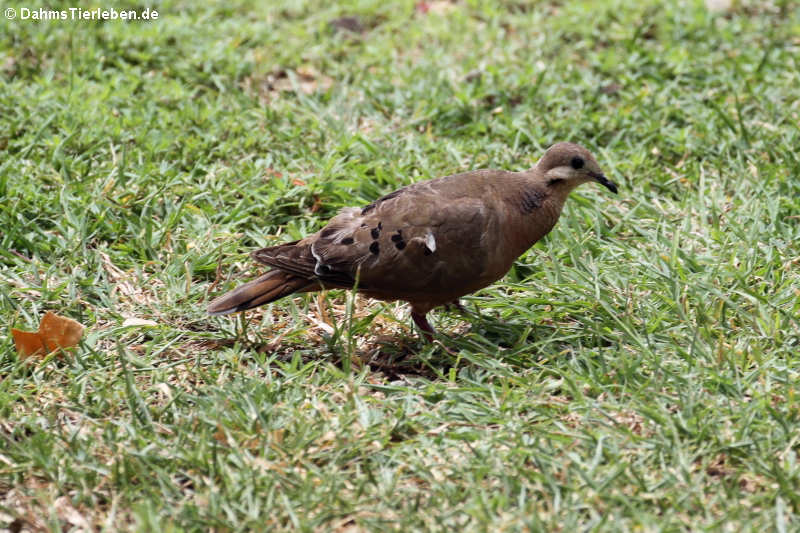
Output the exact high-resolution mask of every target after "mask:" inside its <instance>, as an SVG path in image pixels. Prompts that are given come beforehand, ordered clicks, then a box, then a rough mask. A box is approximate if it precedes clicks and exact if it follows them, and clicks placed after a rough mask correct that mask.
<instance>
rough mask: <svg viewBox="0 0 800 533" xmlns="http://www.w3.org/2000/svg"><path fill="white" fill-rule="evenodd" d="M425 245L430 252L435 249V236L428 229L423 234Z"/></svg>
mask: <svg viewBox="0 0 800 533" xmlns="http://www.w3.org/2000/svg"><path fill="white" fill-rule="evenodd" d="M425 247H426V248H428V250H430V251H431V253H433V252H435V251H436V238H435V237H434V236H433V233H431V231H430V230H428V234H427V235H425Z"/></svg>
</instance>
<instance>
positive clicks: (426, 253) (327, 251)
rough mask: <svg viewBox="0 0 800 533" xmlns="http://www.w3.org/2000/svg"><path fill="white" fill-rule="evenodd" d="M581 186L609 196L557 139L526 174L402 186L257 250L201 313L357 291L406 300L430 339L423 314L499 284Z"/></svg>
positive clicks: (471, 175)
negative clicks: (259, 269) (249, 270)
mask: <svg viewBox="0 0 800 533" xmlns="http://www.w3.org/2000/svg"><path fill="white" fill-rule="evenodd" d="M588 181H596V182H598V183H600V184H602V185H604V186H605V187H607V188H608V189H610V190H611V191H612V192H614V193H616V192H617V186H616V185H615V184H614V183H613V182H611V181H610V180H609V179H608V178H606V177H605V176H604V175H603V173H602V171H601V170H600V167H599V165H598V164H597V161H595V158H594V157H593V156H592V154H591V153H590V152H589V151H588V150H587V149H586V148H583V147H582V146H579V145H577V144H573V143H568V142H561V143H558V144H555V145H553V146H551V147H550V148H549V149H548V150H547V151H546V152H545V154H544V156H543V157H542V158H541V159H540V160H539V162H538V163H536V166H534V167H533V168H531V169H530V170H525V171H522V172H509V171H505V170H475V171H472V172H464V173H461V174H453V175H452V176H445V177H443V178H438V179H433V180H429V181H422V182H419V183H415V184H413V185H409V186H407V187H403V188H401V189H398V190H396V191H394V192H392V193H389V194H387V195H386V196H383V197H381V198H378V199H377V200H375V201H374V202H372V203H371V204H368V205H366V206H364V207H360V208H358V207H348V208H345V209H342V210H341V211H340V212H339V214H337V215H336V216H334V217H333V218H332V219H331V220H330V222H328V224H327V225H326V226H325V227H324V228H322V229H321V230H319V231H318V232H317V233H314V234H313V235H310V236H308V237H306V238H305V239H301V240H299V241H294V242H289V243H285V244H279V245H277V246H270V247H269V248H263V249H261V250H256V251H255V252H253V253H252V257H253V259H255V260H256V261H258V262H259V263H263V264H265V265H268V266H270V267H272V268H271V270H269V271H268V272H267V273H266V274H264V275H262V276H261V277H259V278H256V279H255V280H253V281H250V282H248V283H245V284H244V285H242V286H240V287H238V288H236V289H234V290H232V291H231V292H228V293H226V294H224V295H222V296H220V297H219V298H217V299H216V300H214V301H213V302H211V304H210V305H209V306H208V312H209V314H211V315H223V314H228V313H235V312H237V311H244V310H245V309H251V308H253V307H256V306H259V305H263V304H266V303H268V302H272V301H275V300H277V299H279V298H283V297H284V296H287V295H289V294H293V293H297V292H309V291H317V290H320V289H323V288H340V289H350V288H353V287H355V288H356V289H357V290H358V291H359V292H361V293H363V294H365V295H367V296H369V297H371V298H377V299H380V300H405V301H407V302H408V303H409V304H411V318H412V319H413V320H414V322H415V323H416V324H417V326H419V328H420V330H422V332H423V334H424V335H425V337H426V338H427V339H428V340H431V339H432V334H433V333H434V330H433V328H432V327H431V325H430V324H429V323H428V320H427V319H426V316H425V315H426V314H427V313H428V311H430V310H431V309H433V308H434V307H437V306H440V305H446V304H449V303H455V304H458V298H459V297H461V296H463V295H465V294H469V293H471V292H474V291H477V290H478V289H481V288H483V287H486V286H487V285H489V284H491V283H493V282H494V281H497V280H498V279H500V278H502V277H503V276H504V275H505V274H506V272H508V270H509V269H510V268H511V265H512V263H513V262H514V260H515V259H516V258H517V257H519V256H520V255H521V254H522V253H523V252H525V250H527V249H528V248H530V247H531V246H532V245H533V244H534V243H535V242H536V241H538V240H539V239H541V238H542V237H544V236H545V235H547V234H548V233H549V232H550V230H551V229H553V226H555V224H556V222H557V221H558V217H559V215H560V214H561V208H562V207H563V206H564V202H565V201H566V199H567V196H568V195H569V193H570V191H572V189H574V188H575V187H577V186H578V185H580V184H582V183H586V182H588Z"/></svg>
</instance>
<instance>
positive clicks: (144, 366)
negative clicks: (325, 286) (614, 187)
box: [0, 0, 800, 531]
mask: <svg viewBox="0 0 800 533" xmlns="http://www.w3.org/2000/svg"><path fill="white" fill-rule="evenodd" d="M331 4H332V3H330V2H311V1H299V2H285V3H279V2H269V3H265V5H258V4H255V3H249V2H238V1H227V2H218V3H208V4H206V5H205V7H197V6H196V5H195V4H194V3H191V2H187V3H180V2H164V3H160V4H158V5H156V6H155V7H156V8H157V9H158V11H159V13H160V15H161V16H160V18H159V19H158V20H157V21H155V22H150V23H141V22H132V23H123V22H119V21H116V22H113V21H107V22H69V21H62V22H58V21H50V22H35V21H32V20H27V21H24V20H19V18H17V19H15V20H13V21H10V20H7V19H6V18H5V17H4V16H2V17H0V149H2V151H1V152H0V262H1V266H0V277H2V283H1V284H0V316H2V318H3V321H2V322H3V324H4V325H6V326H7V328H6V332H8V330H9V328H10V327H17V328H21V329H35V328H36V326H37V324H38V321H39V319H40V318H41V316H42V315H43V314H44V312H45V311H47V310H52V311H55V312H57V313H59V314H62V315H65V316H69V317H72V318H74V319H76V320H79V321H80V322H82V323H83V324H85V325H86V326H87V333H86V335H85V337H84V341H83V342H82V344H81V345H80V346H79V347H78V349H77V350H76V351H75V352H74V353H73V354H72V355H71V356H70V357H67V358H65V359H59V358H56V357H51V358H48V359H46V360H43V361H42V360H40V361H35V362H30V361H27V362H26V361H20V360H19V359H18V357H17V355H16V352H15V350H14V346H13V342H12V340H11V338H10V335H9V334H7V333H6V334H3V335H0V528H4V527H5V528H11V529H14V528H17V529H18V528H21V527H25V528H30V529H37V530H42V529H44V530H62V529H63V530H68V529H70V528H99V529H106V530H109V531H113V530H119V529H123V530H140V531H153V530H165V531H182V530H206V529H209V528H213V529H215V530H219V531H227V530H245V529H255V530H261V529H277V530H304V531H310V530H323V531H324V530H342V531H344V530H348V531H351V530H396V531H409V530H423V529H425V530H452V529H456V528H459V529H463V530H465V531H481V530H493V531H499V530H504V531H505V530H508V531H516V530H523V529H528V530H542V531H552V530H566V531H569V530H597V531H619V530H644V531H655V530H666V531H676V530H695V531H696V530H711V531H716V530H719V531H742V530H744V531H761V530H768V531H771V530H774V531H790V530H798V529H800V492H798V490H797V487H798V486H800V461H798V459H799V457H798V455H800V397H798V392H797V384H798V383H800V355H798V354H799V353H800V327H799V326H798V322H800V318H799V317H800V245H798V243H799V242H800V157H799V156H798V154H799V153H800V152H799V151H798V147H800V126H798V124H800V106H799V105H798V102H800V74H798V72H800V61H799V60H798V58H800V38H798V36H799V35H800V5H799V4H798V3H797V2H794V1H784V2H774V3H770V2H754V1H752V2H751V1H747V0H741V1H735V2H733V7H732V8H731V9H730V10H729V11H727V12H723V13H712V12H709V11H708V10H707V9H706V8H705V7H704V5H703V3H702V2H685V1H681V2H664V3H654V2H648V3H642V4H635V3H632V2H622V1H605V2H564V3H561V2H553V3H546V2H542V3H540V2H527V1H509V2H503V3H488V2H487V3H484V2H477V1H471V0H470V1H461V0H459V1H458V2H456V3H455V4H447V3H443V2H432V3H431V9H430V10H429V11H428V12H427V13H423V12H422V10H420V9H416V8H415V6H414V4H413V3H412V2H401V3H391V4H387V3H384V2H378V1H374V2H373V1H370V0H365V1H361V2H343V3H341V4H340V5H338V6H335V7H332V6H331ZM24 5H25V6H26V7H30V8H36V7H38V5H39V4H24ZM138 6H139V4H136V3H130V2H123V3H122V4H120V5H115V6H114V7H115V8H117V9H123V8H136V7H138ZM13 7H17V8H19V7H22V5H19V6H17V5H16V4H14V5H13ZM67 7H68V6H67ZM4 9H5V8H4ZM345 15H352V16H355V17H358V21H359V23H360V25H361V26H362V30H363V31H361V32H357V33H349V32H347V31H341V30H336V29H334V28H333V27H332V26H331V21H334V20H336V19H338V18H339V17H342V16H345ZM559 140H571V141H575V142H580V143H581V144H584V145H586V146H587V147H589V148H590V149H591V150H593V151H594V152H595V154H597V156H598V160H599V161H600V163H601V165H602V167H603V168H604V169H605V171H606V173H607V174H608V175H609V177H611V178H612V179H613V180H615V181H617V182H618V183H620V185H621V187H620V194H619V195H618V196H613V195H610V194H608V192H607V191H606V190H605V189H602V188H600V187H593V186H585V187H583V188H581V189H580V190H579V191H577V192H576V193H575V194H573V197H572V198H571V199H570V201H569V203H568V204H567V206H566V208H565V212H564V214H563V215H562V218H561V221H560V222H559V224H558V226H557V227H556V229H555V230H554V231H553V232H552V233H551V234H550V235H549V236H548V237H547V238H546V239H544V241H542V242H541V243H539V244H537V245H536V246H535V247H533V248H532V249H531V250H530V251H529V252H528V253H526V254H525V255H524V256H522V257H521V258H520V259H519V261H518V262H517V264H516V265H515V267H514V269H513V270H512V272H511V273H510V274H509V275H508V276H507V277H506V278H505V279H504V280H503V281H502V282H500V283H497V284H495V285H493V286H492V287H490V288H487V289H485V290H483V291H481V292H479V293H477V294H475V295H473V296H471V297H468V298H466V299H465V300H464V303H465V305H466V307H467V309H468V313H467V314H466V315H459V314H457V313H450V312H444V311H439V312H437V313H435V315H434V317H433V321H434V324H435V325H436V327H437V328H438V329H439V330H440V331H441V332H442V338H441V341H440V342H441V344H444V345H446V346H448V347H449V348H450V350H451V351H453V352H454V353H456V354H457V355H451V354H450V353H448V352H447V351H445V350H444V349H442V347H441V345H440V344H437V345H426V344H424V343H421V342H420V341H419V340H418V336H417V334H416V332H415V331H414V330H413V329H412V327H411V322H410V320H409V318H408V315H407V311H406V310H405V308H404V307H403V306H402V305H400V304H386V303H379V302H371V301H367V300H363V299H361V298H353V296H352V295H350V294H347V293H344V292H341V291H340V292H336V291H334V292H331V293H328V294H325V295H323V296H321V297H317V296H314V295H310V296H302V297H296V298H289V299H286V300H283V301H279V302H276V303H274V304H271V305H269V306H266V307H265V308H263V309H260V310H257V311H254V312H250V313H248V314H246V315H244V316H243V317H233V318H231V317H218V318H210V317H207V316H206V315H205V313H204V309H205V305H206V303H207V301H208V299H209V291H210V290H212V289H211V287H212V283H214V282H215V280H216V281H217V283H216V285H215V286H214V287H213V290H212V293H213V294H218V293H219V292H220V291H221V290H223V289H224V288H229V287H232V286H234V285H235V284H236V283H239V282H241V280H243V279H246V278H248V277H249V276H251V275H253V274H254V273H255V272H257V271H258V268H257V267H255V266H254V265H252V264H251V263H250V262H249V260H248V257H247V255H246V254H247V252H249V251H250V250H251V249H253V248H255V247H257V246H263V245H267V244H272V243H278V242H283V241H286V240H289V239H293V238H298V237H300V236H304V235H307V234H309V233H311V232H313V231H315V230H316V229H318V228H319V227H320V226H321V225H322V224H323V223H324V221H325V220H326V219H327V218H328V217H330V216H331V215H333V214H334V213H335V212H336V211H337V210H338V209H339V208H341V207H342V206H345V205H362V204H365V203H367V202H369V201H370V200H372V199H374V198H376V197H377V196H379V195H381V194H385V193H386V192H389V191H391V190H393V189H395V188H397V187H399V186H402V185H405V184H408V183H412V182H415V181H419V180H422V179H428V178H432V177H437V176H440V175H445V174H449V173H454V172H457V171H462V170H467V169H473V168H482V167H498V168H506V169H512V170H518V169H523V168H527V167H529V166H530V165H532V164H533V162H535V160H536V159H537V158H538V157H539V156H540V155H541V153H542V152H543V150H544V149H545V148H546V147H547V146H549V145H550V144H552V143H554V142H556V141H559ZM218 269H219V270H218ZM218 272H219V277H218ZM128 318H139V319H149V320H152V321H155V322H156V323H157V324H158V325H157V326H154V327H144V326H127V325H123V324H124V321H125V320H126V319H128ZM326 322H327V323H329V324H330V325H326V324H325V323H326ZM353 528H355V529H353Z"/></svg>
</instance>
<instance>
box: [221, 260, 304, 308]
mask: <svg viewBox="0 0 800 533" xmlns="http://www.w3.org/2000/svg"><path fill="white" fill-rule="evenodd" d="M312 286H313V282H310V281H309V280H307V279H305V278H301V277H298V276H294V275H292V274H289V273H288V272H283V271H281V270H277V269H276V270H270V271H269V272H267V273H266V274H264V275H263V276H261V277H258V278H256V279H254V280H253V281H249V282H247V283H245V284H244V285H242V286H240V287H237V288H235V289H233V290H232V291H230V292H226V293H225V294H223V295H222V296H220V297H219V298H217V299H216V300H214V301H213V302H211V303H210V304H208V314H209V315H227V314H230V313H236V312H238V311H244V310H246V309H252V308H253V307H258V306H259V305H263V304H265V303H269V302H273V301H275V300H277V299H279V298H283V297H284V296H288V295H289V294H292V293H293V292H298V291H303V290H304V289H305V290H309V289H311V288H312Z"/></svg>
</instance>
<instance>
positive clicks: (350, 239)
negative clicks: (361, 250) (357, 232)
mask: <svg viewBox="0 0 800 533" xmlns="http://www.w3.org/2000/svg"><path fill="white" fill-rule="evenodd" d="M342 244H353V238H352V237H345V238H344V239H342Z"/></svg>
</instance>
